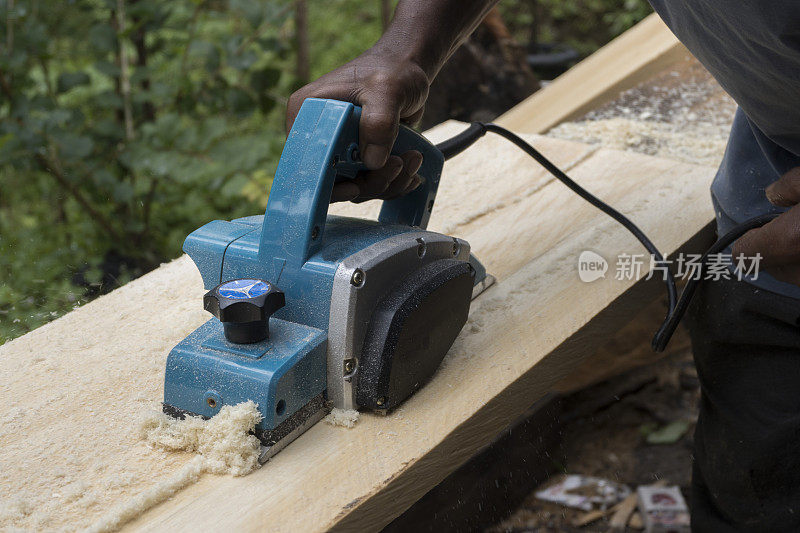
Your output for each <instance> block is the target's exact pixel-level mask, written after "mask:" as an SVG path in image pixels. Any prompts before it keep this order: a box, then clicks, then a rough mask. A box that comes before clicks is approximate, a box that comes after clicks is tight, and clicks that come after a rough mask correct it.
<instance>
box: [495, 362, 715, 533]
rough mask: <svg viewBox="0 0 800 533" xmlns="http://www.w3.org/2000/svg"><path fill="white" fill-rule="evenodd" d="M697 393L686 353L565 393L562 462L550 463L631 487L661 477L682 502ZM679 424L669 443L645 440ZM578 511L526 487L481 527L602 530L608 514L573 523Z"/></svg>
mask: <svg viewBox="0 0 800 533" xmlns="http://www.w3.org/2000/svg"><path fill="white" fill-rule="evenodd" d="M699 397H700V386H699V382H698V380H697V374H696V372H695V369H694V363H693V361H692V356H691V353H690V352H688V351H682V352H679V353H676V354H673V355H672V356H669V357H666V358H664V359H661V360H660V361H658V362H656V363H654V364H652V365H648V366H645V367H640V368H638V369H635V370H632V371H630V372H628V373H625V374H623V375H621V376H618V377H616V378H613V379H611V380H609V381H606V382H604V383H601V384H599V385H595V386H593V387H589V388H588V389H584V390H582V391H580V392H577V393H575V394H573V395H571V396H568V397H566V398H565V399H564V405H563V412H564V415H563V416H562V422H563V423H564V424H565V426H566V429H565V432H564V436H563V442H562V445H561V449H560V450H559V452H560V453H559V454H556V455H554V456H562V457H566V462H565V463H564V464H562V465H556V466H557V469H558V470H560V471H561V472H563V473H568V474H583V475H588V476H596V477H601V478H605V479H609V480H612V481H616V482H618V483H624V484H626V485H627V486H628V487H630V488H631V490H635V489H636V487H637V486H639V485H649V484H652V483H654V482H656V481H659V480H664V482H666V484H667V485H677V486H679V487H680V488H681V491H682V492H683V494H684V497H685V498H686V500H687V502H688V499H689V483H690V480H691V450H692V433H693V430H694V424H695V421H696V420H697V405H698V401H699ZM681 422H686V424H685V428H686V429H685V432H684V433H683V434H682V435H681V436H680V437H679V438H677V439H676V440H675V441H674V442H669V443H664V444H651V443H648V441H647V437H648V435H652V434H653V432H654V431H656V430H658V429H662V428H664V427H665V426H667V425H669V424H673V423H681ZM559 476H560V474H556V475H554V476H553V478H551V480H552V479H555V478H557V477H559ZM550 482H551V481H548V482H545V483H544V484H543V485H542V486H543V487H544V486H547V485H548V484H549V483H550ZM537 490H538V489H537ZM584 514H585V512H584V511H580V510H576V509H569V508H566V507H562V506H560V505H557V504H553V503H549V502H544V501H541V500H538V499H537V498H536V497H535V496H534V494H533V493H531V494H530V495H529V496H528V497H527V498H526V499H525V501H524V502H523V503H522V505H520V506H519V508H517V510H516V511H515V512H514V513H513V514H512V516H511V517H509V518H508V519H506V520H504V521H503V522H501V523H499V524H497V525H495V526H493V527H491V528H489V529H487V532H488V533H500V532H504V533H511V532H514V533H518V532H527V531H531V532H533V531H536V532H545V531H564V532H579V531H580V532H594V531H608V528H609V523H608V519H609V517H605V518H602V519H600V520H598V521H596V522H594V523H592V524H588V525H586V526H583V527H577V526H575V525H574V524H575V522H576V521H577V520H578V519H579V518H581V517H582V516H583V515H584ZM628 530H629V531H635V530H636V529H633V528H628Z"/></svg>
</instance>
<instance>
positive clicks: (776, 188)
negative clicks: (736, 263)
mask: <svg viewBox="0 0 800 533" xmlns="http://www.w3.org/2000/svg"><path fill="white" fill-rule="evenodd" d="M766 195H767V199H768V200H769V201H770V202H772V203H773V204H774V205H777V206H780V207H790V208H791V209H789V210H788V211H787V212H786V213H784V214H782V215H781V216H779V217H778V218H776V219H775V220H773V221H772V222H769V223H768V224H765V225H764V226H762V227H760V228H757V229H754V230H751V231H748V232H747V233H745V234H744V235H743V236H742V237H741V238H740V239H739V240H738V241H736V243H735V244H734V245H733V257H734V258H736V257H738V256H739V254H743V255H744V256H745V257H755V255H756V254H757V253H758V254H761V257H762V259H761V263H760V267H762V268H764V269H766V270H767V272H769V273H770V274H772V275H773V276H774V277H775V278H777V279H779V280H781V281H785V282H787V283H794V284H795V285H800V167H796V168H793V169H792V170H790V171H789V172H787V173H786V174H784V175H783V176H781V178H780V179H779V180H778V181H776V182H775V183H773V184H772V185H770V186H769V187H767V190H766Z"/></svg>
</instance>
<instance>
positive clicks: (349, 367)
mask: <svg viewBox="0 0 800 533" xmlns="http://www.w3.org/2000/svg"><path fill="white" fill-rule="evenodd" d="M355 369H356V364H355V363H354V362H353V360H352V359H348V360H347V361H345V362H344V373H345V374H350V373H351V372H353V370H355Z"/></svg>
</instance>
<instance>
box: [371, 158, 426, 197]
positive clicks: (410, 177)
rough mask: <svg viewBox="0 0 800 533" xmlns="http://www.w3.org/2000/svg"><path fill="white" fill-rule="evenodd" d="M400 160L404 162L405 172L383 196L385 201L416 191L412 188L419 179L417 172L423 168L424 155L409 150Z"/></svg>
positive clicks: (401, 173)
mask: <svg viewBox="0 0 800 533" xmlns="http://www.w3.org/2000/svg"><path fill="white" fill-rule="evenodd" d="M400 158H401V159H402V160H403V170H402V171H401V172H400V174H399V175H398V176H397V178H395V179H394V180H393V181H392V183H391V184H390V185H389V187H387V188H386V190H385V191H384V192H383V194H382V195H381V197H382V198H383V199H385V200H391V199H393V198H397V197H399V196H403V195H404V194H406V193H407V192H410V191H412V190H414V188H412V187H411V186H412V184H413V183H414V182H415V181H417V180H418V178H419V176H417V172H418V171H419V167H421V166H422V154H421V153H419V152H417V151H416V150H409V151H408V152H406V153H404V154H403V155H401V156H400ZM420 181H421V180H420Z"/></svg>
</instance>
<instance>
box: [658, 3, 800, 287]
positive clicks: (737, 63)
mask: <svg viewBox="0 0 800 533" xmlns="http://www.w3.org/2000/svg"><path fill="white" fill-rule="evenodd" d="M650 3H651V4H652V6H653V8H654V9H655V10H656V12H658V14H659V15H661V17H662V18H663V19H664V21H665V22H666V24H667V25H668V26H669V27H670V29H671V30H672V31H673V32H674V33H675V35H676V36H677V37H678V38H679V39H680V40H681V42H682V43H683V44H684V45H686V47H687V48H688V49H689V51H690V52H692V54H693V55H694V56H695V57H697V59H698V60H699V61H700V62H701V63H702V64H703V65H704V66H705V67H706V68H707V69H708V71H709V72H711V74H712V75H713V76H714V78H716V80H717V81H718V82H719V84H720V85H721V86H722V87H723V89H725V90H726V91H727V92H728V94H730V95H731V96H732V97H733V99H734V100H736V103H737V104H739V111H738V112H737V114H736V117H735V119H734V123H733V127H732V130H731V137H730V140H729V142H728V147H727V150H726V152H725V157H724V159H723V161H722V164H721V165H720V168H719V171H718V173H717V176H716V178H715V179H714V183H713V185H712V187H711V193H712V197H713V202H714V209H715V211H716V216H717V225H718V231H719V233H720V234H723V233H725V232H727V231H728V230H730V229H731V228H732V227H733V226H735V225H736V224H738V223H741V222H744V221H745V220H747V219H749V218H752V217H755V216H758V215H761V214H764V213H769V212H780V211H784V210H785V209H780V208H776V207H775V206H773V205H772V204H770V203H769V201H768V200H767V199H766V196H765V194H764V189H765V188H766V187H767V186H768V185H769V184H770V183H772V182H774V181H775V180H777V179H778V178H779V177H780V176H781V175H782V174H783V173H785V172H787V171H788V170H789V169H791V168H794V167H796V166H800V1H789V0H729V1H723V0H650ZM753 283H754V284H756V285H758V286H760V287H762V288H765V289H768V290H771V291H774V292H779V293H781V294H786V295H789V296H793V297H795V298H800V287H797V286H794V285H789V284H787V283H781V282H778V281H777V280H775V279H774V278H771V277H770V276H768V275H763V274H762V275H760V276H759V280H757V281H755V282H753Z"/></svg>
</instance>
